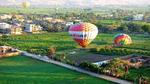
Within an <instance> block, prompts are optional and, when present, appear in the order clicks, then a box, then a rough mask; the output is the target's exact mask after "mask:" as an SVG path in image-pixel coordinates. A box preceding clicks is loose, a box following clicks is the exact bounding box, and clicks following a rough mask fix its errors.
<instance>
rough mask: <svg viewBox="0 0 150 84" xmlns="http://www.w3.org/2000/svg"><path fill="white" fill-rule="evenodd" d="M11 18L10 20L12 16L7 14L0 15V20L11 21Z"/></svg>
mask: <svg viewBox="0 0 150 84" xmlns="http://www.w3.org/2000/svg"><path fill="white" fill-rule="evenodd" d="M11 18H12V15H7V14H3V15H0V19H1V20H5V19H11Z"/></svg>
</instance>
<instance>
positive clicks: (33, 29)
mask: <svg viewBox="0 0 150 84" xmlns="http://www.w3.org/2000/svg"><path fill="white" fill-rule="evenodd" d="M24 31H25V32H28V33H40V32H41V31H42V27H41V26H40V25H35V24H26V25H25V30H24Z"/></svg>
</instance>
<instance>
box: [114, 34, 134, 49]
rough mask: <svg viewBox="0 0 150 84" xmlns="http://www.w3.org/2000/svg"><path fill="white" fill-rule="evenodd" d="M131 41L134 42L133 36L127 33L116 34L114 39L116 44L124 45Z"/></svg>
mask: <svg viewBox="0 0 150 84" xmlns="http://www.w3.org/2000/svg"><path fill="white" fill-rule="evenodd" d="M131 43H132V40H131V37H130V36H129V35H127V34H123V33H121V34H117V35H116V36H115V39H114V44H115V46H123V45H128V44H131Z"/></svg>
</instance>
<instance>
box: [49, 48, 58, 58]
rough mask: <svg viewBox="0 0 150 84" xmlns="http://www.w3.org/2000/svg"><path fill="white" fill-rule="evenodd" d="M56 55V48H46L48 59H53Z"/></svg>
mask: <svg viewBox="0 0 150 84" xmlns="http://www.w3.org/2000/svg"><path fill="white" fill-rule="evenodd" d="M55 54H56V48H55V47H49V48H48V57H50V58H54V57H55Z"/></svg>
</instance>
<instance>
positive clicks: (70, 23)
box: [66, 22, 74, 27]
mask: <svg viewBox="0 0 150 84" xmlns="http://www.w3.org/2000/svg"><path fill="white" fill-rule="evenodd" d="M73 24H74V22H67V23H66V26H67V27H68V26H71V25H73Z"/></svg>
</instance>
